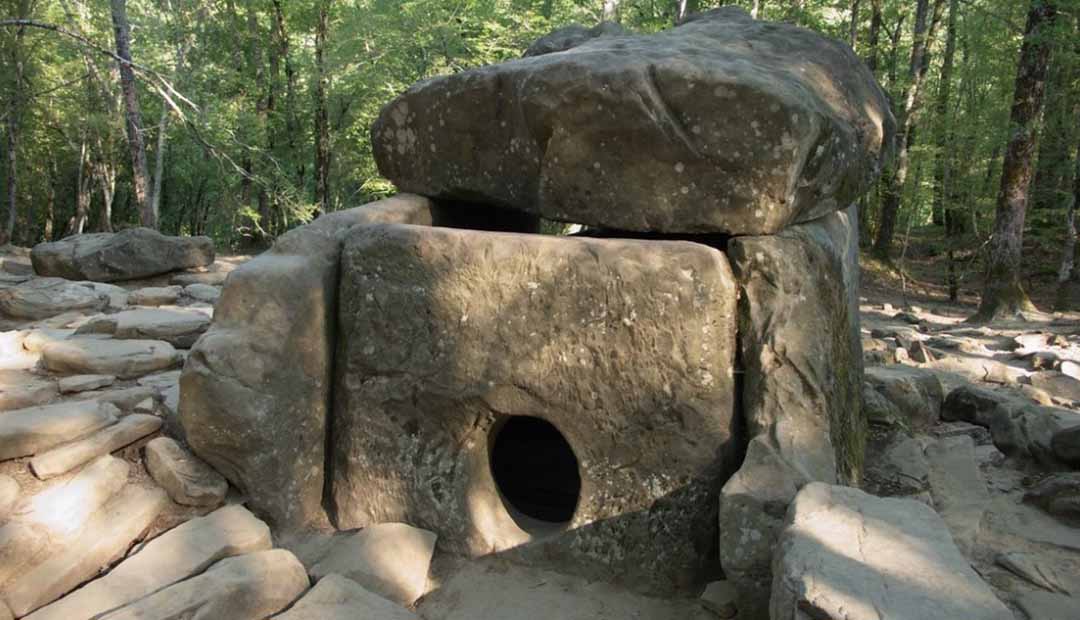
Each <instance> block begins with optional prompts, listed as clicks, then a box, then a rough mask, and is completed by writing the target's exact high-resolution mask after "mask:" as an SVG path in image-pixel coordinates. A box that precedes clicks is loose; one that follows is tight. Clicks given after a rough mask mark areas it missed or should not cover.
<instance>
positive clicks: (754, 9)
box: [750, 0, 764, 19]
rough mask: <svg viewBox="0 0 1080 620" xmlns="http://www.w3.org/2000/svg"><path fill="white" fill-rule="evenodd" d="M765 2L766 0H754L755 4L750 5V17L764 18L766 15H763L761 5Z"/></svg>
mask: <svg viewBox="0 0 1080 620" xmlns="http://www.w3.org/2000/svg"><path fill="white" fill-rule="evenodd" d="M763 2H764V0H754V4H753V5H751V6H750V17H753V18H754V19H762V18H763V17H764V16H762V15H761V5H762V3H763Z"/></svg>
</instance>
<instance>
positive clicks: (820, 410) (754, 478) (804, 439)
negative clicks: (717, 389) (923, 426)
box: [720, 208, 867, 617]
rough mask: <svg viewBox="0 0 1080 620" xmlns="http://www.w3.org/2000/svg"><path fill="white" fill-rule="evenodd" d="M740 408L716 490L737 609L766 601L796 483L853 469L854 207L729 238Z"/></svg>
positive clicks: (857, 380)
mask: <svg viewBox="0 0 1080 620" xmlns="http://www.w3.org/2000/svg"><path fill="white" fill-rule="evenodd" d="M728 255H729V256H730V258H731V261H732V268H733V270H734V272H735V275H736V278H737V280H738V282H739V286H740V296H741V300H740V303H739V327H740V329H739V332H740V333H739V338H740V340H741V343H742V365H743V385H742V390H741V391H742V410H743V415H744V416H745V419H746V422H747V426H748V429H747V432H748V435H749V436H750V437H751V438H752V439H751V441H750V448H749V449H748V451H747V456H746V459H745V461H744V463H743V466H742V468H741V469H740V470H739V472H738V473H737V474H736V475H735V476H733V477H732V479H731V480H729V481H728V482H727V484H726V485H725V486H724V488H723V490H722V492H721V496H720V560H721V564H722V565H723V566H724V572H725V574H726V575H727V578H728V579H729V580H730V581H731V582H732V583H733V584H734V586H735V588H736V590H737V591H738V593H739V598H740V601H739V613H740V615H742V614H746V615H747V617H755V615H761V614H763V613H764V609H765V608H766V607H767V605H768V592H769V583H770V582H771V577H770V573H769V570H770V560H771V553H772V547H773V545H774V543H775V540H776V538H775V537H776V534H777V532H778V530H779V522H780V519H781V518H782V516H783V514H784V510H785V508H786V506H787V503H788V502H790V501H791V500H792V499H793V498H794V496H795V493H796V491H798V489H799V488H800V487H801V486H802V485H803V484H805V483H806V482H808V481H811V480H819V481H824V482H829V483H835V482H837V481H844V482H856V481H858V480H859V479H860V478H861V476H862V469H863V458H864V456H863V453H864V447H865V442H866V427H867V422H866V418H865V416H864V415H863V413H862V408H861V392H862V351H861V348H860V347H861V338H860V335H859V331H860V330H859V311H858V274H859V266H858V231H857V217H856V213H855V209H854V208H851V209H848V210H846V211H843V212H836V213H832V214H830V215H828V216H827V217H824V218H821V219H820V220H817V221H814V222H812V223H809V224H801V225H798V226H794V227H792V228H789V229H787V230H785V231H783V232H782V233H780V234H778V235H772V236H762V237H739V238H737V239H734V240H732V241H731V243H730V245H729V247H728Z"/></svg>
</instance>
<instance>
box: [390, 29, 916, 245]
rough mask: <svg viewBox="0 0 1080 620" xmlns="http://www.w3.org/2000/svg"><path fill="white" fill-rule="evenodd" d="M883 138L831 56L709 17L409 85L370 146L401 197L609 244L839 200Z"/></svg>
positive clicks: (808, 35)
mask: <svg viewBox="0 0 1080 620" xmlns="http://www.w3.org/2000/svg"><path fill="white" fill-rule="evenodd" d="M717 110H722V111H723V112H722V113H717ZM894 124H895V123H894V120H893V118H892V114H891V113H890V112H889V106H888V103H887V101H886V99H885V96H884V95H883V93H882V91H881V89H880V88H879V87H878V85H877V83H876V82H875V81H874V78H873V76H872V75H871V73H870V72H869V71H868V70H867V69H866V67H865V65H864V64H863V63H862V62H861V61H860V60H859V58H858V57H856V56H855V54H854V53H852V51H851V49H850V48H848V47H847V46H846V45H844V44H841V43H838V42H836V41H833V40H829V39H825V38H823V37H821V36H819V35H817V34H815V33H813V32H811V31H809V30H804V29H802V28H797V27H794V26H790V25H787V24H776V23H767V22H762V21H755V20H752V19H751V18H750V16H749V15H748V14H747V13H746V12H745V11H742V10H740V9H733V8H724V9H718V10H715V11H710V12H708V13H705V14H703V15H701V16H698V18H697V19H695V20H693V21H691V22H689V23H686V24H684V25H681V26H679V27H676V28H673V29H670V30H667V31H664V32H660V33H657V34H652V35H638V36H619V37H599V38H593V39H591V40H589V41H587V42H583V43H581V44H579V45H577V46H576V47H573V48H572V49H569V50H567V51H565V52H561V53H557V54H543V55H539V56H533V57H529V58H523V59H519V60H512V61H509V62H504V63H500V64H496V65H492V66H487V67H480V68H477V69H472V70H469V71H463V72H460V73H457V74H454V75H451V76H445V77H438V78H433V79H429V80H425V81H423V82H420V83H418V84H415V85H414V86H413V87H412V88H410V89H409V90H408V91H406V92H405V93H404V94H403V95H401V96H400V97H398V98H397V99H396V100H394V101H393V102H391V103H390V104H389V105H387V106H386V108H384V109H383V111H382V114H381V115H380V117H379V119H378V121H377V122H376V123H375V125H374V126H373V128H372V145H373V147H374V149H375V158H376V162H377V163H378V166H379V170H380V172H382V174H383V175H384V176H386V177H387V178H389V179H390V180H392V181H393V182H394V183H395V184H396V185H397V186H398V187H399V188H400V189H401V190H403V191H410V192H416V193H418V194H423V195H426V196H435V197H440V198H449V199H461V200H468V201H472V202H480V203H484V204H490V205H495V206H503V207H511V208H516V209H521V210H524V211H527V212H529V213H534V214H537V215H542V216H544V217H547V218H549V219H554V220H560V221H570V222H577V223H582V224H588V225H593V226H598V227H606V228H615V229H621V230H637V231H662V232H727V233H741V234H771V233H775V232H777V231H779V230H781V229H783V228H784V227H786V226H788V225H790V224H793V223H797V222H807V221H810V220H813V219H816V218H819V217H821V216H823V215H826V214H828V213H829V212H830V211H834V210H838V209H844V208H846V207H847V206H848V205H850V204H851V203H852V202H854V200H855V199H856V198H857V197H858V196H859V195H861V194H862V192H863V191H864V190H865V189H866V188H867V187H868V186H869V184H870V183H871V181H872V180H873V179H874V178H875V177H876V176H877V174H878V173H879V171H880V170H881V168H882V166H883V163H884V160H885V159H886V157H887V151H889V150H890V148H891V142H892V137H893V132H894Z"/></svg>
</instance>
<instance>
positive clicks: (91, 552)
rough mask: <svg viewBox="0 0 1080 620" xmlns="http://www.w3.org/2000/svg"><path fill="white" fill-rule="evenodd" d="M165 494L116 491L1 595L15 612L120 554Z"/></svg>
mask: <svg viewBox="0 0 1080 620" xmlns="http://www.w3.org/2000/svg"><path fill="white" fill-rule="evenodd" d="M168 502H169V499H168V497H166V495H165V493H164V492H163V491H162V490H161V489H158V488H147V487H141V486H137V485H130V486H128V487H127V488H126V489H124V490H123V491H121V492H119V493H117V495H116V497H114V498H113V499H112V500H110V501H109V503H108V504H107V505H105V506H104V508H103V509H102V510H101V512H100V513H99V514H97V515H95V516H94V518H93V519H91V521H90V522H89V523H88V524H87V525H86V527H85V528H84V529H83V531H82V533H81V535H80V537H79V539H78V541H77V542H73V543H71V544H68V545H67V546H65V547H63V548H62V549H59V550H58V551H57V553H54V554H52V555H50V556H49V557H48V559H46V560H45V561H44V562H42V563H41V564H38V565H37V566H35V567H34V568H32V569H31V570H29V571H27V572H24V573H22V574H21V575H20V576H19V577H18V578H16V579H14V580H12V581H11V582H10V583H8V584H7V585H6V586H5V588H4V590H5V594H4V599H5V600H6V601H7V604H8V607H10V608H11V611H12V612H13V613H14V614H15V615H16V616H18V617H22V616H25V615H26V614H28V613H30V612H31V611H34V610H35V609H37V608H38V607H41V606H43V605H47V604H48V603H51V602H53V601H55V600H56V599H58V598H60V597H61V596H63V595H64V594H67V593H68V592H70V591H71V590H73V589H74V588H75V587H76V586H78V585H79V584H81V583H83V582H84V581H86V580H88V579H90V578H92V577H94V576H96V575H97V574H98V572H99V571H101V569H102V567H104V566H108V565H110V564H111V563H113V562H114V561H116V560H117V559H118V558H120V557H122V556H123V555H124V553H126V552H127V550H128V548H130V547H131V543H133V542H134V541H136V540H137V539H139V538H140V537H141V536H142V535H143V534H144V533H145V532H146V530H147V529H149V527H150V524H151V523H153V521H154V519H156V518H157V516H158V514H159V513H160V512H161V511H162V510H163V509H164V508H165V506H166V505H167V504H168Z"/></svg>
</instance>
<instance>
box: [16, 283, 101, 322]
mask: <svg viewBox="0 0 1080 620" xmlns="http://www.w3.org/2000/svg"><path fill="white" fill-rule="evenodd" d="M108 305H109V298H108V296H107V295H103V294H101V293H98V292H97V291H95V290H94V289H93V288H90V287H87V286H83V285H82V284H80V283H77V282H71V281H68V280H64V279H62V278H34V279H32V280H28V281H26V282H23V283H22V284H18V285H16V286H8V287H4V288H0V315H2V316H7V317H10V318H15V319H31V320H36V319H45V318H48V317H52V316H56V315H59V314H63V313H65V312H70V311H72V310H82V311H88V312H97V311H99V310H104V309H105V308H106V307H107V306H108Z"/></svg>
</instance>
